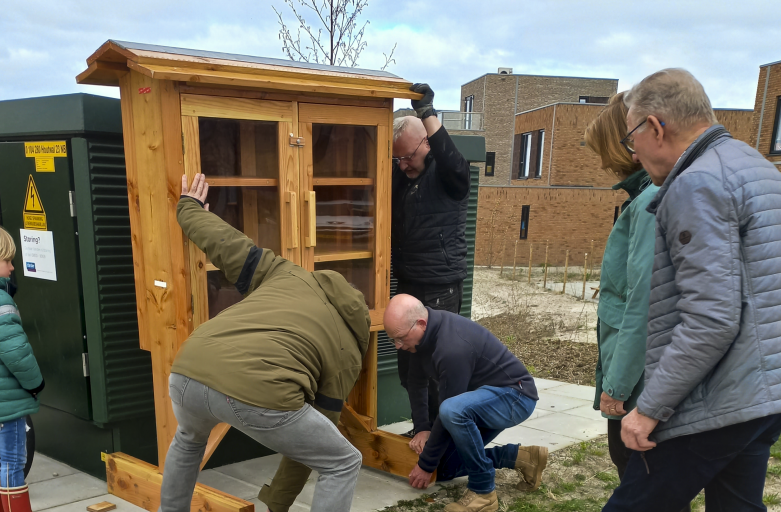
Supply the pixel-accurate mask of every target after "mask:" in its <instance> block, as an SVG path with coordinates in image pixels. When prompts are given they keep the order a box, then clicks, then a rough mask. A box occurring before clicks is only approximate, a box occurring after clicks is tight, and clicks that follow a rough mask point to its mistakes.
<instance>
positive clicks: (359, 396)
mask: <svg viewBox="0 0 781 512" xmlns="http://www.w3.org/2000/svg"><path fill="white" fill-rule="evenodd" d="M347 405H349V406H350V407H352V409H353V410H354V411H355V412H357V413H358V414H361V415H363V416H368V417H369V418H370V422H371V428H370V430H372V431H374V430H377V332H372V333H371V335H370V336H369V347H368V349H367V350H366V355H364V357H363V368H361V373H360V374H359V375H358V381H357V382H356V383H355V387H353V390H352V391H351V392H350V396H348V397H347Z"/></svg>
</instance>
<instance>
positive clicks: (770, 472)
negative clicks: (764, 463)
mask: <svg viewBox="0 0 781 512" xmlns="http://www.w3.org/2000/svg"><path fill="white" fill-rule="evenodd" d="M767 476H772V477H775V478H778V477H780V476H781V464H780V465H778V466H768V468H767Z"/></svg>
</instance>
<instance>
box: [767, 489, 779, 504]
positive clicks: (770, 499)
mask: <svg viewBox="0 0 781 512" xmlns="http://www.w3.org/2000/svg"><path fill="white" fill-rule="evenodd" d="M762 503H764V504H765V505H781V498H779V497H778V493H777V492H774V493H773V494H765V495H764V496H762Z"/></svg>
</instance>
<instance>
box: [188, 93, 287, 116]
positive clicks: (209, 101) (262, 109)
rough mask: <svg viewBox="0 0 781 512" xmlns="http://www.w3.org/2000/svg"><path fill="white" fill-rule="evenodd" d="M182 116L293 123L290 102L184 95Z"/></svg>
mask: <svg viewBox="0 0 781 512" xmlns="http://www.w3.org/2000/svg"><path fill="white" fill-rule="evenodd" d="M181 98H182V115H183V116H194V117H216V118H221V119H245V120H249V121H292V120H293V103H292V102H290V101H268V100H251V99H245V98H221V97H214V96H200V95H197V94H182V95H181Z"/></svg>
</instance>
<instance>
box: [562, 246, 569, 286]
mask: <svg viewBox="0 0 781 512" xmlns="http://www.w3.org/2000/svg"><path fill="white" fill-rule="evenodd" d="M567 268H569V249H567V254H566V255H565V256H564V286H562V287H561V294H562V295H564V294H565V293H566V291H567Z"/></svg>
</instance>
